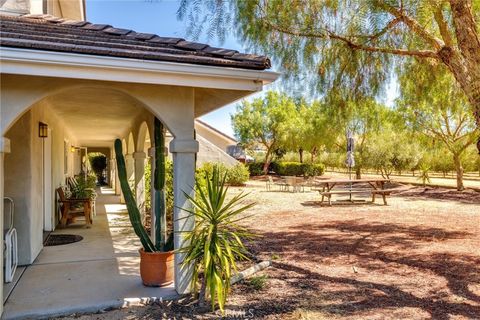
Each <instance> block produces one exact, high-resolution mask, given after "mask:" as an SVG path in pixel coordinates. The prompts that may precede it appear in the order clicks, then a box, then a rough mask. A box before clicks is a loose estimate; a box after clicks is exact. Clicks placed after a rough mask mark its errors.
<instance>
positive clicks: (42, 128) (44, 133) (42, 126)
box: [38, 122, 48, 138]
mask: <svg viewBox="0 0 480 320" xmlns="http://www.w3.org/2000/svg"><path fill="white" fill-rule="evenodd" d="M38 136H39V137H40V138H48V124H46V123H43V122H39V123H38Z"/></svg>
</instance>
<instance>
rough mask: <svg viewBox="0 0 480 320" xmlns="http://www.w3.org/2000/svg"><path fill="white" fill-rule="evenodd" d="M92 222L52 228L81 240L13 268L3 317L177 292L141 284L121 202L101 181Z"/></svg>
mask: <svg viewBox="0 0 480 320" xmlns="http://www.w3.org/2000/svg"><path fill="white" fill-rule="evenodd" d="M96 207H97V208H96V209H97V215H96V216H95V217H94V225H93V227H92V228H88V229H87V228H85V223H84V221H82V220H78V221H77V222H76V223H74V224H71V225H69V227H68V228H66V229H57V230H55V231H54V232H53V234H67V233H69V234H72V233H74V234H77V235H80V236H82V237H83V240H81V241H79V242H75V243H71V244H66V245H61V246H50V247H44V248H43V250H42V252H41V253H40V255H39V256H38V257H37V258H36V260H35V261H34V262H33V264H32V265H30V266H26V267H22V268H21V270H18V275H17V277H16V279H15V282H14V283H12V284H11V285H9V286H8V287H7V290H6V292H5V295H7V296H8V299H7V302H6V304H5V309H4V315H3V318H4V319H18V318H38V317H40V316H41V317H46V316H55V315H61V314H65V313H68V314H71V313H78V312H95V311H98V310H101V309H105V308H112V307H113V308H115V307H123V306H129V305H136V304H143V303H149V302H154V301H156V300H157V299H169V298H174V297H176V296H177V292H176V291H175V288H174V286H173V285H171V286H168V287H162V288H152V287H145V286H143V285H142V281H141V279H140V275H139V257H138V248H139V247H140V242H139V241H138V238H137V237H136V235H135V234H134V233H133V230H132V228H131V226H130V222H129V220H128V213H127V211H126V207H125V205H124V204H121V203H120V196H118V195H115V192H114V190H113V189H111V188H108V187H102V188H101V189H99V190H98V198H97V201H96Z"/></svg>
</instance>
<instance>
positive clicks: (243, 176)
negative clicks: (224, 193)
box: [195, 162, 250, 186]
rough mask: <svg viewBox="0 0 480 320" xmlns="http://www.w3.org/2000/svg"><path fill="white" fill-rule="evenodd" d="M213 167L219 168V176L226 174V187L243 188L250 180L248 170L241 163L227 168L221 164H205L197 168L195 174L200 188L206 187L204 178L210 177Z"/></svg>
mask: <svg viewBox="0 0 480 320" xmlns="http://www.w3.org/2000/svg"><path fill="white" fill-rule="evenodd" d="M215 167H218V168H219V171H220V174H221V175H224V174H225V173H226V174H227V178H226V183H227V184H228V185H232V186H243V185H244V184H245V183H246V182H247V181H248V179H249V178H250V174H249V171H248V168H247V167H246V166H245V165H244V164H242V163H238V164H236V165H234V166H233V167H230V168H227V167H226V166H225V165H223V164H222V163H214V162H206V163H204V164H203V165H202V166H201V167H199V168H197V170H196V173H195V179H196V180H197V181H198V182H199V183H200V185H201V186H205V185H206V181H205V176H206V175H208V176H211V175H212V173H213V168H215Z"/></svg>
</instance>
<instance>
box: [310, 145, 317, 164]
mask: <svg viewBox="0 0 480 320" xmlns="http://www.w3.org/2000/svg"><path fill="white" fill-rule="evenodd" d="M316 156H317V147H313V148H312V151H310V157H311V158H310V159H311V161H312V163H314V162H315V157H316Z"/></svg>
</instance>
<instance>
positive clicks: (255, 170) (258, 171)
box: [247, 162, 264, 176]
mask: <svg viewBox="0 0 480 320" xmlns="http://www.w3.org/2000/svg"><path fill="white" fill-rule="evenodd" d="M263 164H264V163H263V162H250V163H248V164H247V167H248V171H250V175H251V176H261V175H263Z"/></svg>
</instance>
